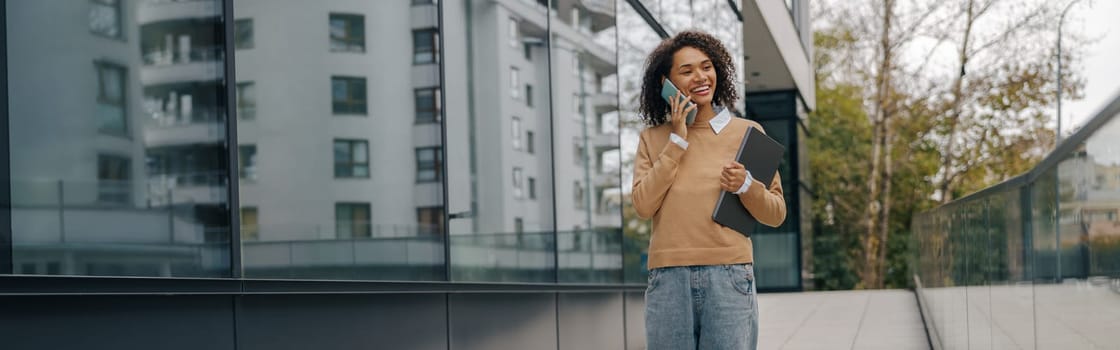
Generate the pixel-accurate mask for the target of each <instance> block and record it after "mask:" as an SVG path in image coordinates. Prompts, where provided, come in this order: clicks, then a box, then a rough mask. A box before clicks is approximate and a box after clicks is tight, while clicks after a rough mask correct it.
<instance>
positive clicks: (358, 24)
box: [327, 12, 366, 53]
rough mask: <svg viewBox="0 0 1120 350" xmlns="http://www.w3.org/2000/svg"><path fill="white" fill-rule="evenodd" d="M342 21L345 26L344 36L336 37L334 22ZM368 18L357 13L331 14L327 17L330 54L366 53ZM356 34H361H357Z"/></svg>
mask: <svg viewBox="0 0 1120 350" xmlns="http://www.w3.org/2000/svg"><path fill="white" fill-rule="evenodd" d="M336 20H338V21H342V22H343V24H344V28H343V31H344V33H343V36H340V37H336V36H335V33H334V31H333V30H331V29H332V28H333V27H334V22H335V21H336ZM365 22H366V16H365V15H362V14H357V13H341V12H331V13H329V14H328V15H327V37H328V38H329V40H330V41H329V43H330V45H329V49H330V52H352V53H365V52H366V30H365V29H366V25H365ZM355 32H359V33H357V34H355Z"/></svg>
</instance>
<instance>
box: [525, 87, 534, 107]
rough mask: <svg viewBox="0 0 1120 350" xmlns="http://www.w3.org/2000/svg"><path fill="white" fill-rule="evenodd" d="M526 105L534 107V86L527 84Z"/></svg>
mask: <svg viewBox="0 0 1120 350" xmlns="http://www.w3.org/2000/svg"><path fill="white" fill-rule="evenodd" d="M525 105H526V106H529V107H532V106H533V85H531V84H525Z"/></svg>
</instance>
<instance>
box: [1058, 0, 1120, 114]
mask: <svg viewBox="0 0 1120 350" xmlns="http://www.w3.org/2000/svg"><path fill="white" fill-rule="evenodd" d="M1118 13H1120V1H1117V0H1085V1H1082V2H1081V3H1079V4H1077V5H1074V8H1073V9H1072V10H1070V14H1069V15H1067V16H1068V18H1067V20H1068V19H1069V18H1075V19H1080V20H1075V21H1072V22H1067V23H1066V24H1065V30H1067V31H1070V30H1077V29H1079V28H1077V27H1080V29H1081V30H1080V31H1081V32H1083V33H1085V34H1086V35H1087V36H1089V37H1090V38H1099V40H1098V41H1097V42H1095V43H1093V44H1091V45H1090V46H1089V47H1087V48H1086V50H1085V55H1086V57H1084V61H1083V62H1082V66H1081V67H1073V68H1080V69H1081V70H1082V72H1083V73H1084V76H1085V78H1086V84H1085V98H1084V99H1081V100H1079V101H1073V100H1068V99H1066V100H1064V103H1063V104H1062V129H1063V130H1062V133H1063V134H1067V133H1069V131H1070V130H1073V128H1074V127H1077V126H1081V125H1083V124H1084V123H1085V122H1086V121H1088V120H1089V118H1091V117H1092V116H1093V115H1094V114H1095V113H1097V111H1098V110H1100V109H1101V108H1103V107H1104V104H1105V103H1107V102H1108V101H1110V100H1111V99H1112V98H1113V97H1115V96H1116V94H1117V93H1120V65H1117V62H1120V21H1117V20H1116V14H1118ZM1072 16H1075V17H1072ZM1055 40H1057V38H1055Z"/></svg>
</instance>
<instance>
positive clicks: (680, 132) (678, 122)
mask: <svg viewBox="0 0 1120 350" xmlns="http://www.w3.org/2000/svg"><path fill="white" fill-rule="evenodd" d="M689 102H692V98H691V97H688V96H685V95H684V93H682V92H680V91H677V95H676V96H673V100H672V101H669V122H670V123H672V126H673V133H674V134H677V136H680V137H681V138H688V125H686V124H685V119H687V117H688V114H689V113H691V112H692V111H693V110H695V109H696V104H695V103H689Z"/></svg>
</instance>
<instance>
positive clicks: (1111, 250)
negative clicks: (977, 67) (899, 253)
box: [912, 97, 1120, 349]
mask: <svg viewBox="0 0 1120 350" xmlns="http://www.w3.org/2000/svg"><path fill="white" fill-rule="evenodd" d="M1117 114H1120V97H1118V98H1117V99H1115V100H1113V101H1112V102H1111V103H1109V104H1108V105H1107V106H1106V107H1105V108H1104V109H1103V110H1101V112H1100V113H1098V114H1097V115H1096V117H1094V118H1093V119H1092V120H1091V121H1089V122H1088V123H1087V124H1086V125H1085V126H1084V127H1083V128H1082V129H1081V130H1079V131H1078V132H1077V133H1075V134H1074V135H1073V136H1071V137H1070V138H1069V139H1067V140H1065V141H1064V142H1063V143H1061V144H1060V145H1059V146H1058V148H1057V149H1056V150H1055V151H1054V152H1053V153H1052V154H1050V155H1049V156H1048V157H1047V158H1046V159H1044V160H1043V161H1042V163H1041V164H1040V165H1039V166H1038V167H1037V168H1035V169H1033V170H1031V171H1030V172H1028V173H1026V174H1023V175H1021V176H1019V177H1017V178H1015V179H1012V180H1009V181H1007V182H1004V183H1001V184H999V185H996V186H993V187H991V188H988V189H985V190H982V191H980V192H977V193H975V194H973V195H970V196H967V197H965V198H962V199H960V200H957V201H955V202H952V203H949V204H946V205H944V206H941V207H938V208H936V209H934V210H931V211H929V212H925V213H921V214H919V215H917V216H915V219H914V221H913V223H912V227H913V232H914V236H915V238H916V240H917V242H916V243H917V247H918V249H917V252H918V253H917V255H916V256H914V261H913V266H915V271H916V275H915V280H916V282H917V286H918V295H919V299H920V300H921V301H922V306H923V309H924V314H925V317H926V323H927V326H928V328H929V331H930V336H931V338H932V339H934V341H935V342H937V343H939V344H940V345H941V348H943V349H966V348H968V349H1004V348H1026V349H1091V348H1102V349H1103V348H1113V347H1115V346H1117V344H1120V333H1118V332H1116V330H1117V329H1120V142H1117V139H1118V138H1120V118H1116V115H1117Z"/></svg>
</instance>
